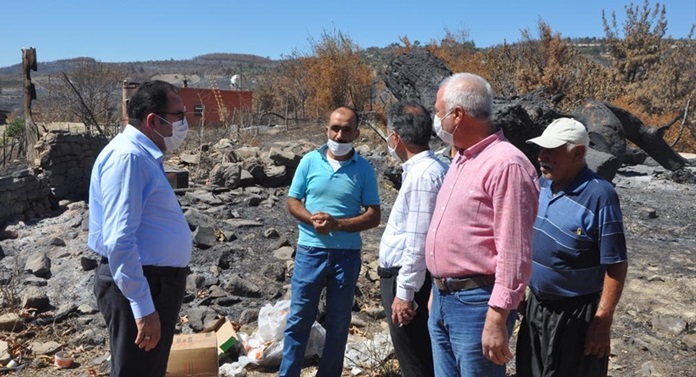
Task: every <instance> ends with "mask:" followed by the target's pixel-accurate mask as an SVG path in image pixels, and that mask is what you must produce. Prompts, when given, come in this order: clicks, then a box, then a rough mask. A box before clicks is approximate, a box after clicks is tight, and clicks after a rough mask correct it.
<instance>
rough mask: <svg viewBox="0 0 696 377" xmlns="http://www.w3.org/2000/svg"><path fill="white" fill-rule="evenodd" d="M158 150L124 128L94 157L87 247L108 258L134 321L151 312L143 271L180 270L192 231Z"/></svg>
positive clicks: (133, 130) (130, 128)
mask: <svg viewBox="0 0 696 377" xmlns="http://www.w3.org/2000/svg"><path fill="white" fill-rule="evenodd" d="M162 158H163V153H162V151H161V150H160V149H159V148H158V147H157V146H156V145H155V144H154V143H153V142H152V141H151V140H150V139H149V138H148V137H147V136H145V135H144V134H143V133H141V132H140V131H139V130H138V129H136V128H135V127H133V126H131V125H128V126H126V128H125V129H124V130H123V132H122V133H121V134H119V135H117V136H116V137H115V138H114V139H113V140H112V141H111V142H110V143H109V144H108V145H107V146H106V147H104V149H103V150H102V151H101V153H99V156H97V159H96V161H95V162H94V167H93V168H92V176H91V181H90V188H89V236H88V239H87V245H88V246H89V247H90V249H92V250H93V251H95V252H96V253H98V254H100V255H102V256H105V257H107V258H109V268H110V270H111V273H112V275H113V278H114V282H115V283H116V285H117V286H118V288H119V289H120V290H121V292H122V293H123V295H124V296H125V297H126V298H127V299H128V300H129V301H130V305H131V309H132V310H133V315H134V316H135V318H142V317H144V316H147V315H149V314H151V313H153V312H154V311H155V306H154V303H153V301H152V296H151V295H150V289H149V285H148V283H147V280H146V278H145V276H144V275H143V269H142V266H166V267H185V266H187V265H188V263H189V260H190V259H191V249H192V241H191V230H190V229H189V226H188V224H187V222H186V218H185V217H184V215H183V213H182V211H181V207H180V206H179V203H178V201H177V200H176V195H175V194H174V190H172V187H171V185H170V184H169V182H168V181H167V178H166V176H165V174H164V168H163V167H162Z"/></svg>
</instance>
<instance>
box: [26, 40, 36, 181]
mask: <svg viewBox="0 0 696 377" xmlns="http://www.w3.org/2000/svg"><path fill="white" fill-rule="evenodd" d="M36 66H37V63H36V49H35V48H33V47H30V48H23V49H22V73H23V75H24V120H25V127H24V132H25V134H26V139H25V145H24V147H25V148H26V156H27V164H28V165H29V166H31V167H36V166H38V165H39V163H40V162H39V161H38V157H39V153H38V151H37V150H36V149H34V145H35V144H36V142H37V141H39V128H38V127H36V123H34V119H33V118H32V115H31V101H32V100H35V99H36V87H34V84H32V82H31V74H30V72H31V71H36V70H37V68H36Z"/></svg>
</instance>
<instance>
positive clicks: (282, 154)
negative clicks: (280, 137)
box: [268, 147, 302, 168]
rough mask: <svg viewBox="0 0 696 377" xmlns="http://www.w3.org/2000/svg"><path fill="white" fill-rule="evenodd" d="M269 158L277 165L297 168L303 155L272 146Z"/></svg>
mask: <svg viewBox="0 0 696 377" xmlns="http://www.w3.org/2000/svg"><path fill="white" fill-rule="evenodd" d="M268 158H269V159H271V161H273V162H274V163H275V164H276V165H281V166H286V167H289V168H296V167H297V165H299V164H300V159H301V158H302V156H299V155H297V154H295V153H294V152H293V151H291V150H287V149H277V148H274V147H271V149H270V151H269V152H268Z"/></svg>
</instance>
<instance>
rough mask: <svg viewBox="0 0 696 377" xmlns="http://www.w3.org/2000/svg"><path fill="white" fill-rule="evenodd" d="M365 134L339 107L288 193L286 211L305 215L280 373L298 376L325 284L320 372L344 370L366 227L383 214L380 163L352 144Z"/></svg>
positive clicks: (301, 217) (349, 112)
mask: <svg viewBox="0 0 696 377" xmlns="http://www.w3.org/2000/svg"><path fill="white" fill-rule="evenodd" d="M359 134H360V130H358V114H357V113H356V112H355V110H353V109H351V108H348V107H339V108H338V109H336V110H334V112H333V113H331V117H330V119H329V126H328V127H327V128H326V135H327V137H328V141H327V143H326V144H325V145H323V146H322V147H321V148H319V149H318V150H315V151H312V152H310V153H308V154H307V155H305V156H304V157H303V158H302V160H301V161H300V164H299V166H298V167H297V171H296V172H295V176H294V177H293V180H292V184H291V186H290V190H289V192H288V201H287V207H288V211H289V212H290V213H291V214H292V215H293V216H295V217H296V218H297V219H298V220H299V221H300V225H299V230H300V237H299V240H298V241H297V252H296V254H295V268H294V271H293V274H292V285H291V294H292V297H291V304H290V312H289V313H288V319H287V327H286V329H285V334H284V338H283V361H282V363H281V365H280V373H279V375H280V376H281V377H298V376H299V375H300V371H301V369H302V364H303V361H304V353H305V349H306V348H307V341H308V339H309V334H310V331H311V328H312V324H313V323H314V320H315V318H316V316H317V311H318V307H319V297H320V296H321V291H322V289H324V287H326V341H325V344H324V349H323V352H322V357H321V360H320V361H319V369H318V370H317V376H340V375H341V371H342V369H343V354H344V352H345V348H346V341H347V339H348V328H349V326H350V320H351V311H352V307H353V296H354V293H355V285H356V283H357V281H358V274H359V273H360V263H361V260H360V248H361V247H362V239H361V237H360V232H361V231H363V230H367V229H370V228H374V227H376V226H377V225H379V220H380V205H379V204H380V202H379V192H378V189H377V177H376V175H375V171H374V168H373V167H372V165H370V163H369V162H368V161H367V160H366V159H364V158H363V157H361V156H359V155H358V154H357V153H356V152H355V149H353V141H354V140H355V139H356V138H357V137H358V135H359ZM363 208H364V210H363Z"/></svg>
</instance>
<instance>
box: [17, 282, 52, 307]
mask: <svg viewBox="0 0 696 377" xmlns="http://www.w3.org/2000/svg"><path fill="white" fill-rule="evenodd" d="M50 304H51V301H50V300H49V299H48V296H47V295H46V292H44V291H43V290H41V289H39V288H38V287H26V288H25V289H24V291H23V292H22V307H23V308H25V309H28V308H35V309H37V310H38V311H39V312H44V311H46V310H48V309H49V305H50Z"/></svg>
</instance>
